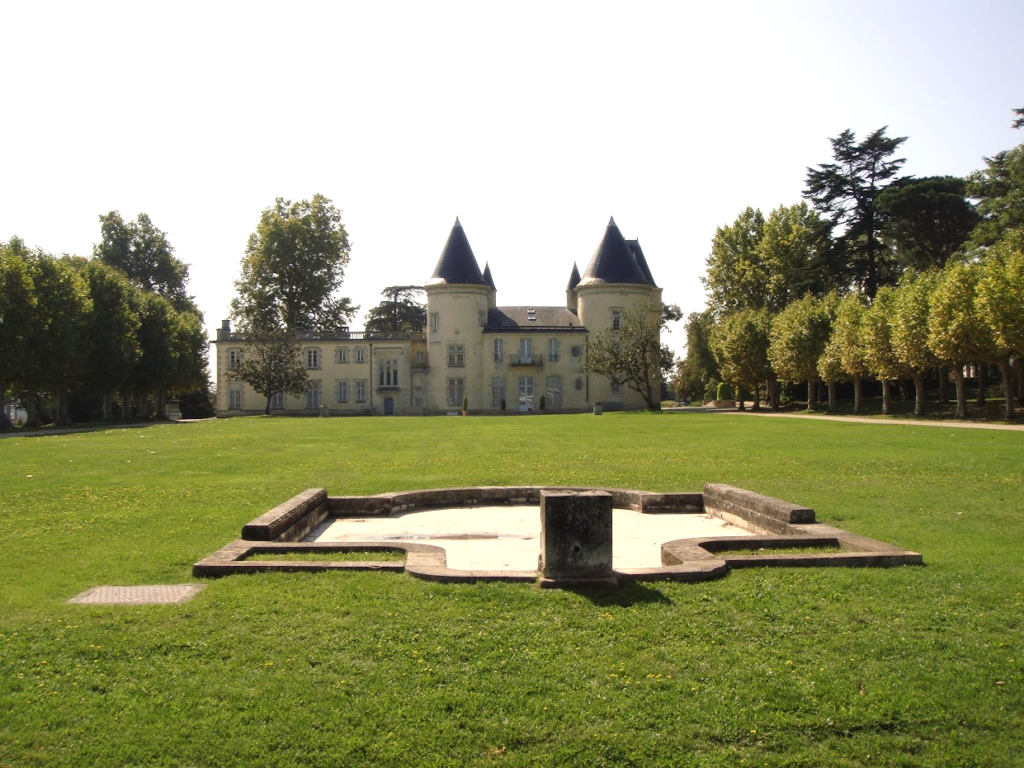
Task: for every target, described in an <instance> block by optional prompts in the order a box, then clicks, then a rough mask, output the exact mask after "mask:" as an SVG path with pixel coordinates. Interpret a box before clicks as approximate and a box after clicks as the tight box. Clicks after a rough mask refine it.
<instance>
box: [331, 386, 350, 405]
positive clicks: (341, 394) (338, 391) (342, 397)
mask: <svg viewBox="0 0 1024 768" xmlns="http://www.w3.org/2000/svg"><path fill="white" fill-rule="evenodd" d="M334 399H335V400H336V401H337V402H339V403H347V402H348V382H347V381H336V382H334Z"/></svg>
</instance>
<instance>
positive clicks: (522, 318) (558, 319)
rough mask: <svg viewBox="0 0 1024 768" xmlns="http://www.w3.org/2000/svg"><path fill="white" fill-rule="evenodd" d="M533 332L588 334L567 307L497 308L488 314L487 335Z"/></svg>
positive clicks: (578, 319) (576, 316)
mask: <svg viewBox="0 0 1024 768" xmlns="http://www.w3.org/2000/svg"><path fill="white" fill-rule="evenodd" d="M530 310H533V312H532V314H531V312H530ZM531 317H533V318H535V319H533V320H531V319H530V318H531ZM531 330H543V331H552V330H559V331H570V330H571V331H580V332H586V330H587V329H586V328H584V327H583V325H582V324H581V323H580V318H579V316H578V315H577V314H576V313H575V312H573V311H572V310H569V309H566V308H565V307H497V308H495V309H491V310H488V312H487V326H486V327H485V328H484V332H485V333H486V332H490V333H498V332H502V331H509V332H512V333H516V332H522V331H531Z"/></svg>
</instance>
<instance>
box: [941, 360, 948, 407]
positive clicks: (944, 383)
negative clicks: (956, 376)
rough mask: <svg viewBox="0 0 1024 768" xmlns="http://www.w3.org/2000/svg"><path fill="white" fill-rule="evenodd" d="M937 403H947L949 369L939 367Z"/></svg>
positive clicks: (942, 366)
mask: <svg viewBox="0 0 1024 768" xmlns="http://www.w3.org/2000/svg"><path fill="white" fill-rule="evenodd" d="M939 402H940V403H948V402H949V368H947V367H946V366H944V365H940V366H939Z"/></svg>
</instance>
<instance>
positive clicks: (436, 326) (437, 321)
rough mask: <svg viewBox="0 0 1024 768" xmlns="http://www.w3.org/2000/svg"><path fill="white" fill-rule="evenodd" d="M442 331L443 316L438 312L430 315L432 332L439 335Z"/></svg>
mask: <svg viewBox="0 0 1024 768" xmlns="http://www.w3.org/2000/svg"><path fill="white" fill-rule="evenodd" d="M440 329H441V315H439V314H438V313H437V312H432V313H431V314H430V330H431V331H433V332H434V333H437V332H438V331H439V330H440Z"/></svg>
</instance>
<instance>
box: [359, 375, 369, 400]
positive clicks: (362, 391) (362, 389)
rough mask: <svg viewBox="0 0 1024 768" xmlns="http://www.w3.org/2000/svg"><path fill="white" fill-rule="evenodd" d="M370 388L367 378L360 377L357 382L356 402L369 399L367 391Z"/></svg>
mask: <svg viewBox="0 0 1024 768" xmlns="http://www.w3.org/2000/svg"><path fill="white" fill-rule="evenodd" d="M369 389H370V382H369V381H367V380H366V379H360V380H359V381H357V382H356V402H357V403H365V402H366V401H367V399H368V398H367V394H366V393H367V392H368V391H369Z"/></svg>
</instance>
